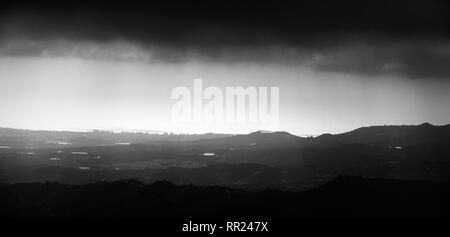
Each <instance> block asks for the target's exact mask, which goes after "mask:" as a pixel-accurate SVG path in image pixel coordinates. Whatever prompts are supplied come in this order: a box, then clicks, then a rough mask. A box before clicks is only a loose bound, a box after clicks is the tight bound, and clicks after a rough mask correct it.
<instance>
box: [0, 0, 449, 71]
mask: <svg viewBox="0 0 450 237" xmlns="http://www.w3.org/2000/svg"><path fill="white" fill-rule="evenodd" d="M180 2H181V1H180ZM1 9H2V10H1V15H0V30H1V31H0V32H1V35H2V37H1V40H2V42H1V43H2V46H1V47H2V49H1V53H2V54H3V55H27V54H28V55H41V54H50V55H52V54H53V55H61V54H64V53H67V52H65V51H68V50H69V51H71V52H72V53H74V54H75V55H79V56H82V57H91V56H93V55H94V56H97V57H100V58H108V57H113V58H114V57H119V58H120V57H122V56H120V55H122V54H121V53H120V51H121V50H122V49H123V47H122V48H121V49H120V50H118V51H119V52H115V51H114V47H116V46H117V45H114V44H112V46H111V45H110V43H111V42H116V41H124V42H131V43H133V44H134V45H137V46H138V47H137V48H133V47H128V46H127V47H128V49H132V50H134V53H132V54H131V56H130V55H128V56H130V57H131V58H137V59H142V58H144V59H145V58H150V59H153V60H163V61H171V62H178V61H183V60H188V59H190V58H192V57H195V58H203V59H206V60H220V61H226V62H240V61H251V62H274V61H275V62H280V63H298V62H300V63H304V64H308V65H310V66H311V67H314V68H316V69H318V70H324V71H338V72H346V73H347V72H348V73H361V74H372V75H379V74H384V73H396V74H402V75H407V76H411V77H417V78H422V77H434V78H448V77H449V76H450V72H449V69H447V68H448V66H447V65H448V62H449V60H450V52H449V50H448V42H449V29H450V27H449V19H448V16H449V15H448V8H447V4H446V3H445V1H395V2H394V1H330V2H328V1H327V2H324V1H322V2H320V1H319V2H317V1H314V2H313V1H306V2H299V1H263V2H261V1H196V2H195V3H192V2H190V1H189V2H188V1H186V2H184V3H179V2H165V3H152V2H150V3H145V4H144V3H143V2H137V1H125V2H121V3H110V2H107V1H103V2H102V1H98V2H96V3H92V2H89V3H88V2H85V3H83V2H79V1H76V2H75V1H69V2H66V1H65V2H64V3H56V2H52V1H47V2H44V3H42V2H40V3H39V4H38V3H21V2H19V3H16V2H15V3H10V4H6V5H4V7H2V8H1ZM12 39H13V40H15V42H18V41H17V39H21V40H22V41H23V42H27V43H26V44H25V45H20V44H17V43H16V44H14V42H13V43H11V41H12ZM61 41H62V42H89V43H88V44H87V45H90V44H95V43H97V44H102V45H106V47H105V48H104V50H99V49H95V46H92V47H88V49H90V50H84V51H83V50H80V49H79V48H77V46H73V45H72V46H71V44H66V43H60V44H59V45H56V46H55V43H54V42H61ZM127 47H125V49H127ZM140 49H142V50H143V52H141V51H140ZM116 51H117V50H116ZM147 51H148V52H151V53H150V54H151V55H150V56H148V55H147V56H146V54H148V53H147ZM93 52H94V53H93ZM99 55H100V56H99ZM128 56H127V57H125V59H128Z"/></svg>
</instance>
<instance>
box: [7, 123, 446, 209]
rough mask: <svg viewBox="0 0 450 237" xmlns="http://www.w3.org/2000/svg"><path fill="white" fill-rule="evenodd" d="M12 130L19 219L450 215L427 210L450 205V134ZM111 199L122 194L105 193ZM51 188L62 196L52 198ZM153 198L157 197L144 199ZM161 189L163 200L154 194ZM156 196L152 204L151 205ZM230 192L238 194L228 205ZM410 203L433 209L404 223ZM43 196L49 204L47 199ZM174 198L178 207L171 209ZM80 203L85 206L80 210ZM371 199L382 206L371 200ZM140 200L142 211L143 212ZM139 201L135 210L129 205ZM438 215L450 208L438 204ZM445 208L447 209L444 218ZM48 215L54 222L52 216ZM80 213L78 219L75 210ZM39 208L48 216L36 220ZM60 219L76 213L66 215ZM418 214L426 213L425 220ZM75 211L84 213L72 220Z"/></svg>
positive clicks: (13, 190)
mask: <svg viewBox="0 0 450 237" xmlns="http://www.w3.org/2000/svg"><path fill="white" fill-rule="evenodd" d="M0 131H1V136H0V142H1V148H0V150H1V151H0V152H1V153H0V161H1V166H0V167H1V173H0V181H1V183H3V185H2V186H1V188H0V190H1V192H2V198H3V200H4V202H3V204H4V206H3V208H4V211H5V213H9V214H11V212H12V213H13V214H14V212H15V211H14V210H16V213H15V214H17V215H41V214H42V215H94V216H95V215H121V211H123V213H122V214H123V215H160V214H161V213H158V214H155V213H154V212H153V211H154V209H155V210H159V209H161V208H164V207H166V205H168V204H167V203H166V201H168V200H169V199H170V200H172V198H174V199H175V200H178V201H176V205H181V206H183V205H187V204H185V203H186V202H189V201H188V200H190V199H189V198H187V199H188V200H185V198H186V197H185V194H181V193H186V195H188V196H189V195H194V197H196V198H197V199H198V200H199V201H198V202H203V201H205V202H206V203H208V201H207V199H208V197H209V196H210V195H212V196H215V195H216V196H223V195H225V196H228V195H231V197H230V198H231V199H230V200H228V201H224V203H223V205H222V204H220V205H217V203H215V205H216V206H217V208H219V209H220V210H221V211H220V212H214V215H221V214H220V213H222V214H223V215H226V213H228V214H231V213H232V211H230V210H227V209H226V207H227V206H229V205H237V207H239V206H241V205H248V203H253V204H252V205H253V206H252V205H250V206H252V207H249V209H248V210H247V211H248V212H247V211H245V210H241V211H239V212H237V211H236V212H234V213H235V214H242V215H245V214H249V213H257V212H255V211H256V210H257V209H258V205H263V204H262V203H261V202H262V199H264V200H265V199H266V198H269V197H270V198H273V199H274V200H275V201H276V202H281V203H283V205H284V206H283V208H284V209H286V210H287V209H289V208H288V206H291V207H295V208H300V209H301V210H303V211H302V214H301V215H306V216H307V215H320V214H319V213H322V212H316V211H317V210H316V209H315V208H319V206H317V207H314V205H315V204H314V205H312V206H308V207H306V206H305V205H306V204H305V203H303V204H292V203H291V204H289V203H290V202H295V203H297V201H300V200H303V199H305V200H309V199H311V198H312V199H314V200H317V198H319V199H320V198H325V196H332V197H333V199H335V201H336V200H341V201H343V200H344V199H345V203H347V204H346V205H348V206H349V207H347V208H350V209H352V207H351V206H352V202H350V201H349V200H352V199H354V198H355V197H357V196H358V195H362V196H363V197H364V198H362V199H358V201H355V202H356V203H358V202H361V203H360V204H358V205H363V206H365V205H369V206H370V205H371V204H368V203H366V202H369V201H370V200H376V202H375V203H378V204H377V205H387V206H385V208H384V209H382V210H384V211H380V210H377V209H373V210H372V209H371V211H366V212H365V211H359V212H357V213H355V215H383V212H384V214H385V215H410V214H412V215H415V214H416V215H422V214H423V215H425V214H426V215H447V214H448V212H445V210H447V209H439V208H436V207H430V208H428V207H427V205H428V204H425V203H422V201H423V200H422V199H424V200H426V201H424V202H433V201H432V200H434V201H436V200H444V198H446V197H447V196H448V194H449V192H448V191H449V185H448V184H449V182H450V176H449V175H450V160H448V157H450V156H449V155H450V146H449V140H448V137H449V136H450V126H449V125H446V126H433V125H431V124H421V125H416V126H373V127H364V128H359V129H356V130H353V131H350V132H347V133H343V134H336V135H331V134H324V135H321V136H318V137H308V138H303V137H297V136H294V135H291V134H289V133H286V132H273V133H269V132H261V131H258V132H254V133H250V134H247V135H225V134H205V135H169V134H162V135H155V134H144V133H111V132H99V131H95V132H83V133H80V132H50V131H29V130H16V129H1V130H0ZM49 141H52V142H49ZM343 176H347V177H359V178H344V177H343ZM395 180H397V181H395ZM161 181H164V182H161ZM155 182H156V183H155ZM167 182H168V183H167ZM427 182H428V183H427ZM17 183H29V184H17ZM37 183H43V184H37ZM73 185H76V186H73ZM79 185H82V186H79ZM176 185H181V186H176ZM186 185H188V186H186ZM192 185H194V186H192ZM335 185H337V187H335ZM219 186H221V187H222V188H219ZM107 187H109V188H107ZM208 187H209V188H208ZM393 187H395V188H393ZM105 188H106V189H108V190H110V191H104V190H103V189H105ZM41 189H42V190H41ZM43 189H45V190H50V193H47V191H45V192H44V191H43ZM116 189H117V190H116ZM122 189H125V191H124V190H122ZM141 189H142V190H147V191H142V192H144V193H142V192H141V191H138V190H141ZM153 189H155V191H148V190H153ZM159 189H161V190H159ZM64 190H66V191H64ZM76 190H78V191H76ZM89 190H92V191H89ZM121 190H122V191H121ZM126 190H128V191H126ZM227 190H228V191H227ZM270 190H272V191H270ZM275 190H278V191H275ZM310 190H311V191H310ZM314 190H316V191H314ZM320 190H322V191H320ZM383 190H384V191H383ZM402 190H406V191H402ZM302 191H303V192H302ZM92 192H93V193H92ZM109 192H113V193H115V192H118V193H119V194H117V195H119V197H122V195H125V197H124V198H125V200H126V198H130V199H133V201H131V200H129V201H124V200H122V199H120V198H119V199H120V200H116V199H117V198H118V197H117V195H116V194H109ZM146 192H149V193H148V194H145V193H146ZM155 192H156V193H160V194H161V192H162V193H163V194H161V195H162V196H155V197H154V198H158V200H160V201H158V202H162V203H161V205H156V204H155V205H152V206H151V207H148V208H149V210H152V212H149V213H146V212H145V211H144V210H145V208H144V209H139V211H138V210H135V209H133V208H132V207H130V206H129V205H131V203H135V204H136V203H140V204H142V205H143V206H144V207H145V206H147V205H148V204H146V203H147V202H152V201H149V200H151V198H150V197H149V198H150V199H148V200H147V198H145V199H142V198H144V197H142V196H141V195H144V196H146V195H151V193H155ZM166 192H168V193H166ZM192 192H193V193H192ZM224 192H225V193H224ZM230 192H231V193H232V194H227V193H230ZM271 192H274V193H272V194H271ZM410 192H414V193H415V195H416V197H414V198H416V199H418V201H419V202H421V203H415V204H413V202H412V203H409V202H407V203H409V204H404V205H406V206H405V207H404V211H406V212H402V211H400V212H399V211H398V210H397V209H398V207H399V206H398V204H392V203H391V201H392V202H393V203H396V202H397V201H395V200H397V199H398V198H400V197H401V196H405V197H404V198H407V196H409V194H408V193H410ZM51 193H54V194H51ZM311 193H312V194H311ZM29 195H31V196H29ZM35 195H38V196H39V199H42V200H40V201H38V200H36V199H35V198H36V197H34V196H35ZM42 195H44V196H42ZM47 195H50V196H47ZM79 195H82V196H83V195H87V196H86V197H84V198H93V199H94V200H96V199H97V198H100V197H103V200H109V201H111V202H120V203H121V204H120V205H119V204H117V205H118V206H115V205H116V204H113V203H109V201H107V203H109V204H105V205H106V206H104V207H101V206H102V205H101V204H100V203H96V201H94V204H92V205H96V204H98V205H99V206H97V207H93V208H94V209H95V210H97V211H94V212H89V213H88V210H90V209H86V210H84V209H83V208H81V209H80V208H79V207H78V206H77V205H81V203H79V202H82V200H84V198H79V197H78V196H79ZM129 195H131V196H129ZM166 195H169V196H171V195H172V196H173V195H175V196H173V197H172V198H166ZM178 195H180V196H178ZM340 195H344V196H345V197H340ZM353 195H356V196H353ZM75 196H76V197H77V198H75V199H73V198H72V197H75ZM266 196H267V197H266ZM194 197H192V198H194ZM368 197H370V200H366V198H368ZM375 197H380V198H379V199H378V198H375ZM17 198H19V199H17ZM49 198H51V200H53V201H51V200H50V199H49ZM135 198H137V199H138V200H141V201H136V200H134V199H135ZM139 198H141V199H139ZM414 198H413V199H414ZM205 199H206V200H205ZM219 199H220V198H219ZM241 199H242V200H246V201H242V200H241ZM19 200H22V201H19ZM64 200H72V201H70V202H71V203H72V204H69V205H68V206H64V207H63V206H58V205H59V204H56V203H57V202H63V201H64ZM114 200H115V201H114ZM144 200H147V201H144ZM200 200H202V201H200ZM214 200H216V199H214ZM289 200H290V201H289ZM294 200H296V201H294ZM420 200H422V201H420ZM34 202H39V203H47V204H43V205H44V206H41V204H39V205H38V206H34V207H32V206H33V205H36V204H32V203H34ZM49 202H50V203H49ZM53 202H56V203H54V204H53ZM123 202H125V203H123ZM128 202H130V203H129V204H127V203H128ZM141 202H142V203H141ZM76 203H79V204H76ZM183 203H184V204H183ZM258 203H259V204H258ZM309 203H310V204H313V203H316V202H315V201H314V202H311V201H310V202H309ZM388 203H389V204H388ZM443 203H447V202H443ZM29 205H32V206H29ZM54 205H56V206H54ZM71 205H74V206H71ZM136 205H137V204H136ZM211 205H212V203H211ZM280 205H281V204H280ZM317 205H319V204H317ZM334 205H337V206H339V205H341V204H337V203H335V204H333V205H331V206H330V207H329V208H330V209H327V208H326V207H324V206H323V205H320V208H319V209H320V210H322V211H323V215H338V213H339V212H340V211H339V210H336V209H335V208H336V207H337V206H334ZM402 205H403V204H402ZM408 205H411V206H408ZM435 205H440V204H439V202H438V203H435ZM443 205H444V204H442V205H440V206H439V207H441V208H443V207H444V206H443ZM46 206H48V208H49V209H48V210H51V211H50V212H47V211H45V208H46ZM75 206H76V208H75V209H71V208H74V207H75ZM14 207H16V208H17V209H15V208H14ZM237 207H236V208H237ZM277 207H278V206H277V205H271V207H270V208H269V209H267V210H266V211H264V212H262V213H260V214H261V215H275V214H276V213H278V214H276V215H278V216H292V215H293V216H297V215H300V214H299V213H297V214H293V213H290V212H278V211H276V210H278V209H277ZM390 207H392V208H394V209H390ZM413 207H414V208H413ZM445 207H447V204H445ZM23 208H25V209H23ZM29 208H31V209H29ZM33 208H37V209H36V210H35V211H32V210H34V209H33ZM42 208H44V209H42ZM59 208H66V209H67V210H66V212H62V210H60V209H59ZM85 208H88V207H85ZM116 208H119V209H120V208H124V209H123V210H122V209H120V210H117V209H116ZM129 208H131V209H129ZM186 208H187V207H186ZM217 208H216V209H214V210H217ZM252 208H253V209H252ZM280 208H281V207H280ZM283 208H282V209H280V210H283ZM295 208H294V209H293V210H296V209H295ZM365 208H369V207H368V206H365ZM411 208H412V209H411ZM417 208H419V209H420V210H416V209H417ZM237 209H238V208H237ZM237 209H236V210H237ZM385 209H386V210H385ZM387 209H389V210H387ZM75 210H77V211H79V213H78V214H76V213H72V211H75ZM83 210H84V211H83ZM171 210H172V211H171V212H164V213H165V214H164V215H169V216H170V215H175V216H176V215H185V214H187V213H193V214H195V213H197V214H199V215H213V214H212V213H209V212H208V211H207V210H209V209H208V208H200V209H199V210H198V211H194V210H191V211H188V210H186V209H184V208H180V209H178V208H175V209H171ZM306 210H308V211H306ZM394 210H397V211H394ZM414 210H416V211H414ZM341 211H342V210H341ZM229 212H230V213H229ZM414 212H415V213H414ZM5 213H4V214H5ZM64 213H65V214H64ZM150 213H153V214H150ZM208 213H209V214H208ZM308 213H309V214H308ZM408 213H409V214H408ZM161 215H163V214H161Z"/></svg>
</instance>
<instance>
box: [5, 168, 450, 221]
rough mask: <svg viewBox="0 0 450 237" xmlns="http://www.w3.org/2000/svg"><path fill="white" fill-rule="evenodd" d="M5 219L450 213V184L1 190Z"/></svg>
mask: <svg viewBox="0 0 450 237" xmlns="http://www.w3.org/2000/svg"><path fill="white" fill-rule="evenodd" d="M0 197H1V204H0V205H1V207H0V213H1V216H149V217H164V216H167V217H186V216H189V217H202V216H207V217H231V216H232V217H239V216H241V217H251V216H254V217H304V216H306V217H309V216H449V215H450V205H449V200H450V185H449V184H448V183H442V182H431V181H411V180H409V181H406V180H388V179H366V178H361V177H348V176H347V177H345V176H341V177H338V178H336V179H334V180H332V181H330V182H328V183H326V184H324V185H322V186H320V187H317V188H314V189H311V190H307V191H303V192H287V191H277V190H266V191H245V190H240V189H233V188H225V187H219V186H194V185H184V186H177V185H174V184H172V183H169V182H164V181H159V182H155V183H153V184H143V183H141V182H139V181H135V180H125V181H117V182H98V183H94V184H86V185H69V184H57V183H29V184H12V185H2V186H1V187H0Z"/></svg>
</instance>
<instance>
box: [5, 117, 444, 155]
mask: <svg viewBox="0 0 450 237" xmlns="http://www.w3.org/2000/svg"><path fill="white" fill-rule="evenodd" d="M449 138H450V125H443V126H435V125H432V124H429V123H423V124H420V125H384V126H370V127H361V128H358V129H355V130H352V131H349V132H345V133H340V134H334V135H332V134H322V135H320V136H317V137H308V138H305V137H299V136H295V135H292V134H290V133H288V132H285V131H277V132H268V131H256V132H252V133H249V134H240V135H231V134H215V133H206V134H195V135H179V134H147V133H129V132H124V133H109V132H101V131H93V132H68V131H34V130H21V129H10V128H0V146H28V145H29V144H32V145H34V146H36V147H47V146H49V147H53V146H57V145H64V146H104V145H108V144H109V145H114V144H116V143H119V144H133V143H134V144H153V143H155V144H163V143H165V142H168V143H169V144H170V143H172V142H176V143H180V142H181V143H182V144H183V145H187V146H205V147H210V148H212V149H216V148H230V149H233V148H242V147H244V148H245V147H253V148H286V147H289V148H299V147H305V146H307V147H309V146H321V147H328V146H340V145H345V144H355V143H359V144H370V145H383V146H405V145H414V144H423V143H443V142H445V141H447V140H449ZM55 144H56V145H55Z"/></svg>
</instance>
